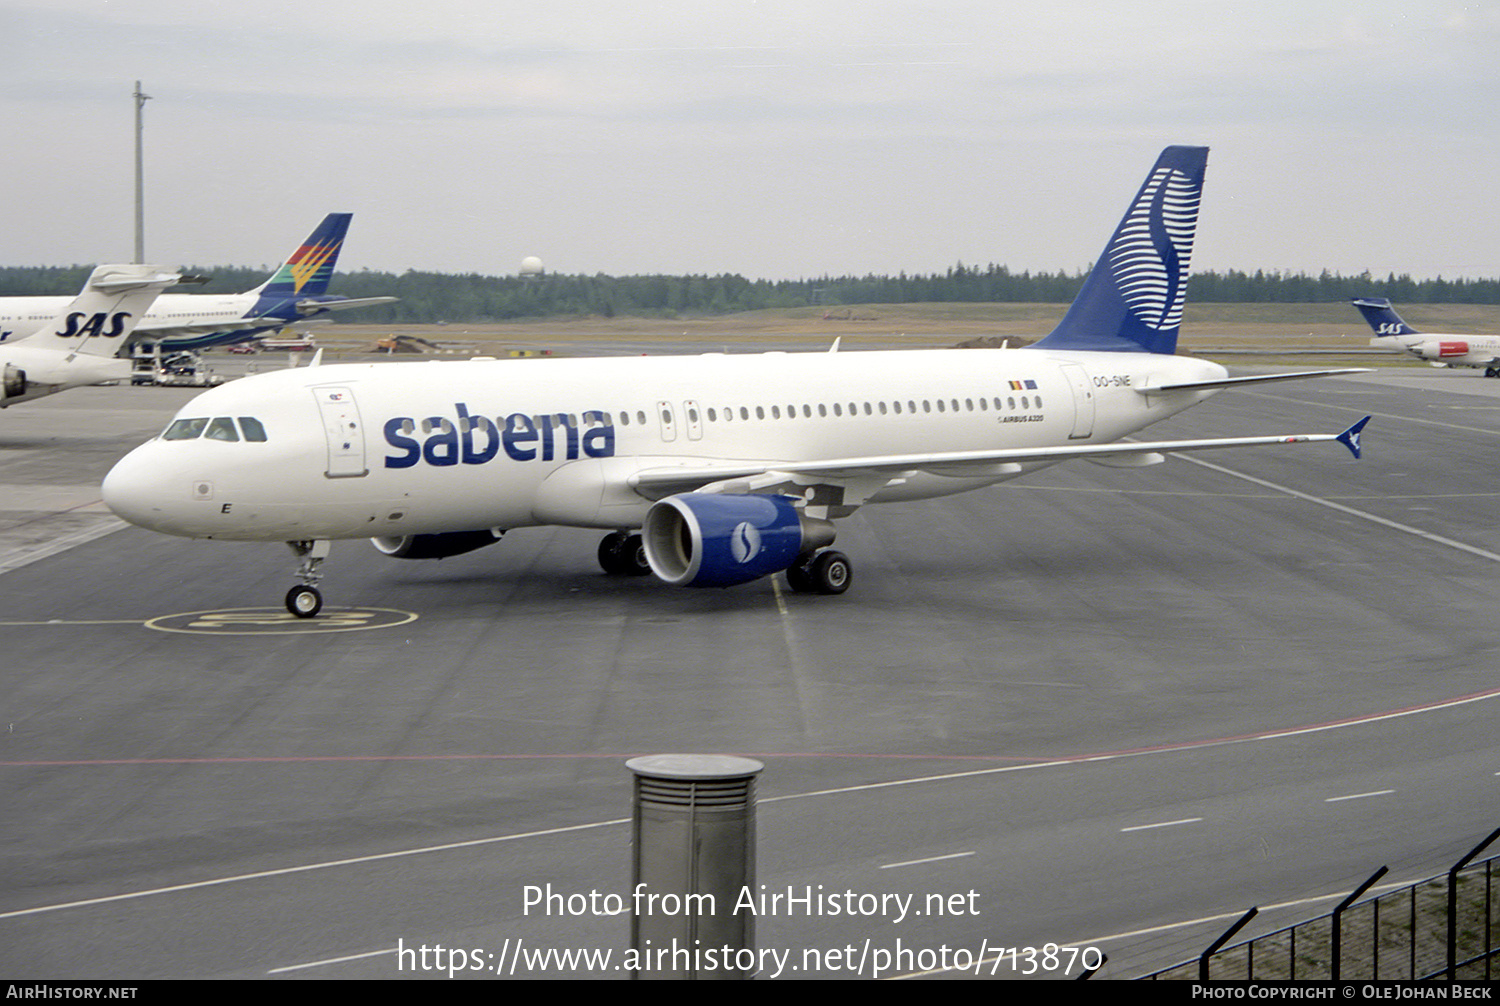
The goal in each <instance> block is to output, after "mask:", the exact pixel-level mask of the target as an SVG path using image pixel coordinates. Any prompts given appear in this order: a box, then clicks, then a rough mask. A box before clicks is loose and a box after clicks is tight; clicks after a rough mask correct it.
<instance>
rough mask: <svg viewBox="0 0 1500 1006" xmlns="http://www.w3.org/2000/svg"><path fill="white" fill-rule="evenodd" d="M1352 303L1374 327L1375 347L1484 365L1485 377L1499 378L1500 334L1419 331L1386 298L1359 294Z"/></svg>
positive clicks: (1435, 360) (1440, 361) (1435, 362)
mask: <svg viewBox="0 0 1500 1006" xmlns="http://www.w3.org/2000/svg"><path fill="white" fill-rule="evenodd" d="M1351 303H1353V304H1354V306H1355V307H1357V308H1359V313H1360V314H1362V315H1364V316H1365V321H1367V322H1369V323H1370V327H1371V328H1373V329H1374V330H1375V338H1373V339H1371V340H1370V345H1372V346H1379V347H1380V348H1381V349H1402V350H1405V351H1406V352H1408V353H1410V354H1411V355H1413V356H1416V357H1420V358H1421V359H1423V360H1426V361H1427V362H1428V363H1429V364H1430V365H1432V366H1434V367H1483V368H1484V376H1485V377H1500V335H1439V334H1438V333H1436V332H1418V331H1417V330H1416V329H1414V328H1412V327H1411V326H1410V325H1408V324H1407V323H1406V322H1404V321H1402V320H1401V316H1400V315H1399V314H1397V313H1396V311H1395V309H1394V308H1392V307H1391V302H1390V301H1389V300H1387V299H1386V298H1384V297H1360V298H1358V299H1356V300H1354V301H1352V302H1351Z"/></svg>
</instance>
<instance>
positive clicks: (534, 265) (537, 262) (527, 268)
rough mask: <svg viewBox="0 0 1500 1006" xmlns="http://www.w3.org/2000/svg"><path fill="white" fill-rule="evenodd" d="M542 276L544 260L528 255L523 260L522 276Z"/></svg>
mask: <svg viewBox="0 0 1500 1006" xmlns="http://www.w3.org/2000/svg"><path fill="white" fill-rule="evenodd" d="M541 274H542V260H541V259H539V258H537V257H536V256H535V255H527V256H526V257H525V258H523V259H522V260H521V275H522V276H540V275H541Z"/></svg>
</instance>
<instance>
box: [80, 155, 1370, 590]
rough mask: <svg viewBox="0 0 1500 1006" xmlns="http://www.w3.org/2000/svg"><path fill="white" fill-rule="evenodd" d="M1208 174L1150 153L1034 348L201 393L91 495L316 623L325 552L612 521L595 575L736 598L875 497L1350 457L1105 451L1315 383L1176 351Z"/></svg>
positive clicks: (1353, 432)
mask: <svg viewBox="0 0 1500 1006" xmlns="http://www.w3.org/2000/svg"><path fill="white" fill-rule="evenodd" d="M1206 161H1207V150H1206V149H1205V148H1202V147H1169V148H1167V149H1166V150H1165V151H1163V152H1162V155H1161V157H1160V158H1158V160H1157V163H1156V165H1155V166H1154V167H1153V168H1152V170H1151V173H1150V174H1149V175H1148V176H1147V179H1146V182H1145V184H1144V185H1142V186H1141V188H1140V190H1139V191H1138V192H1137V194H1136V197H1135V199H1134V200H1133V201H1132V202H1131V204H1130V207H1129V208H1128V209H1127V211H1126V213H1125V217H1124V219H1123V220H1122V221H1121V222H1120V225H1119V226H1118V227H1117V228H1116V230H1115V232H1114V235H1113V237H1111V239H1110V241H1109V243H1108V244H1107V245H1106V247H1105V254H1104V255H1103V256H1102V257H1101V259H1100V260H1099V262H1098V263H1097V264H1096V265H1095V267H1094V269H1093V271H1092V272H1091V273H1090V274H1089V277H1088V278H1087V279H1086V280H1085V281H1084V285H1083V289H1082V290H1081V291H1080V292H1079V294H1078V297H1077V299H1076V300H1074V302H1073V305H1072V307H1070V308H1069V310H1068V313H1067V315H1066V316H1064V318H1063V320H1062V321H1061V323H1059V325H1058V326H1057V328H1055V329H1054V330H1053V331H1052V333H1051V334H1049V335H1048V336H1047V337H1046V338H1045V339H1043V340H1042V341H1041V342H1040V343H1038V344H1036V345H1035V346H1031V347H1027V348H1026V349H1018V350H921V351H903V352H854V353H837V352H829V353H798V354H787V353H763V354H758V355H746V356H737V355H725V354H710V355H706V356H692V357H627V358H623V359H596V360H544V361H496V360H472V361H469V362H467V363H415V364H376V365H367V366H332V367H321V366H312V367H305V368H300V369H297V370H290V371H285V372H282V373H278V374H265V375H260V376H257V377H251V378H246V379H245V380H243V381H239V382H237V383H235V384H232V385H227V386H225V387H222V388H218V389H215V390H213V391H210V392H208V393H206V394H204V395H202V396H200V397H198V398H196V399H194V400H193V402H191V403H190V404H189V405H188V406H187V407H186V408H185V409H184V410H183V411H181V412H179V413H178V416H177V418H176V419H175V420H174V421H173V422H172V425H171V426H169V427H168V428H167V430H166V431H165V432H164V433H163V434H162V435H161V437H159V438H157V439H156V440H153V441H152V442H150V443H148V444H145V445H144V446H142V447H139V448H137V449H136V450H135V451H133V452H131V454H130V455H129V456H128V457H126V458H125V459H124V460H122V461H121V462H120V463H119V464H118V465H116V466H115V468H114V470H113V471H111V472H110V474H109V477H108V478H107V479H106V480H105V482H104V499H105V501H106V502H107V503H108V504H109V506H110V507H111V508H112V509H113V510H114V511H115V512H116V513H118V514H119V515H120V516H122V517H124V518H126V519H127V520H129V521H131V522H133V523H135V524H139V525H141V526H142V527H148V528H153V529H155V530H158V531H163V532H165V533H168V534H178V535H186V536H190V537H196V538H238V539H249V540H285V541H287V542H288V543H290V544H291V545H292V547H293V549H294V551H296V553H297V554H298V555H299V556H301V557H302V560H303V563H302V567H301V569H300V570H299V574H298V575H299V576H300V577H301V579H302V584H303V585H302V586H300V587H294V588H293V589H292V590H291V591H290V592H289V593H288V595H287V599H286V603H287V607H288V609H289V610H290V611H291V612H292V613H293V614H295V615H298V616H301V617H311V616H312V615H315V614H316V613H317V611H318V610H319V609H320V608H321V606H322V596H321V594H319V592H318V590H317V588H316V586H315V583H316V581H317V579H318V577H319V573H318V564H319V563H321V562H322V561H323V559H324V558H326V556H327V554H328V543H329V541H330V540H331V539H334V538H355V537H369V538H372V539H374V541H375V545H376V547H377V548H379V549H380V550H381V551H383V552H385V553H387V554H388V555H392V556H396V557H398V558H407V559H422V558H441V557H444V556H450V555H458V554H460V553H462V552H467V551H470V550H472V549H475V548H479V547H481V546H483V545H488V544H493V543H494V542H495V541H496V540H497V539H498V538H499V536H500V535H501V534H503V533H504V531H505V530H506V529H508V528H514V527H525V526H528V525H538V524H558V525H566V526H575V527H597V528H610V529H613V530H612V531H611V533H610V534H608V535H606V536H605V537H604V540H603V541H601V542H600V546H599V562H600V565H601V566H602V567H603V568H604V569H605V570H606V571H607V572H610V573H619V574H639V573H645V572H651V573H654V574H656V576H657V577H658V578H660V579H661V580H663V581H664V582H666V583H669V584H674V585H678V586H692V587H725V586H731V585H733V584H737V583H746V582H748V581H750V580H754V579H756V578H758V577H762V576H769V575H772V574H775V573H783V572H784V573H785V574H786V578H787V583H788V585H789V586H790V587H792V589H794V590H798V591H804V592H814V591H815V592H818V593H825V594H838V593H842V592H843V591H844V590H845V589H847V587H848V585H849V582H850V577H851V565H850V562H849V559H848V556H846V555H844V554H843V553H841V552H837V551H834V550H833V549H831V548H828V546H829V545H831V544H832V543H833V541H834V539H835V529H834V523H833V522H834V521H835V520H837V519H839V518H842V517H847V516H849V515H850V514H851V513H853V512H854V511H856V510H857V509H858V508H859V507H861V506H863V505H865V504H867V503H885V502H891V501H896V500H913V499H925V498H929V497H934V496H945V495H948V494H950V493H956V492H963V491H965V490H969V489H976V488H979V487H981V486H987V485H992V484H994V483H997V482H1003V481H1005V480H1007V479H1011V478H1015V477H1016V476H1018V475H1022V474H1024V473H1026V472H1028V471H1034V470H1035V469H1037V468H1040V467H1044V466H1046V465H1050V464H1056V463H1057V462H1059V461H1064V460H1068V459H1081V460H1090V461H1095V462H1099V463H1101V464H1111V465H1119V466H1129V467H1135V466H1142V465H1150V464H1155V463H1156V462H1158V461H1161V460H1162V459H1163V455H1164V453H1166V452H1168V451H1179V450H1208V449H1213V448H1221V447H1238V446H1250V445H1268V444H1278V443H1300V442H1306V441H1313V440H1334V439H1337V440H1340V441H1342V442H1343V443H1345V444H1346V445H1347V446H1348V447H1349V448H1350V450H1351V451H1353V452H1354V454H1355V455H1356V456H1358V454H1359V435H1360V430H1361V429H1362V428H1363V426H1364V423H1363V422H1361V423H1358V424H1356V425H1355V426H1353V427H1351V428H1350V429H1348V430H1346V431H1344V433H1342V434H1340V435H1339V436H1337V437H1335V436H1333V435H1331V434H1319V435H1312V436H1309V435H1290V436H1289V435H1278V436H1270V437H1265V436H1263V437H1242V438H1220V439H1213V440H1177V441H1153V442H1145V443H1122V442H1120V441H1121V438H1123V437H1125V436H1128V435H1129V434H1132V433H1135V432H1137V431H1139V430H1141V429H1143V428H1145V427H1147V426H1149V425H1151V424H1152V423H1155V422H1157V421H1159V420H1161V419H1165V418H1166V417H1167V416H1170V415H1172V414H1173V413H1175V412H1178V411H1180V410H1182V409H1185V408H1187V407H1188V406H1190V405H1192V404H1194V403H1195V402H1199V401H1201V400H1203V399H1204V398H1207V397H1209V396H1210V395H1212V394H1213V393H1214V392H1215V391H1218V390H1220V389H1222V388H1224V387H1227V386H1232V385H1234V384H1238V383H1244V382H1262V381H1269V380H1283V379H1287V378H1291V377H1307V376H1314V375H1309V374H1292V375H1259V376H1254V377H1244V378H1231V377H1228V376H1227V375H1226V373H1225V371H1224V368H1222V367H1220V366H1219V365H1217V364H1215V363H1210V362H1208V361H1205V360H1194V359H1190V358H1187V357H1180V356H1177V355H1175V350H1176V344H1177V333H1178V328H1179V325H1180V323H1181V318H1182V306H1183V300H1184V296H1185V291H1186V278H1187V264H1188V257H1189V254H1190V252H1191V250H1192V242H1193V235H1194V228H1195V225H1196V222H1197V214H1198V203H1199V199H1200V195H1201V191H1202V184H1203V171H1204V166H1205V164H1206ZM1325 373H1326V372H1325ZM637 528H639V533H636V532H635V529H637Z"/></svg>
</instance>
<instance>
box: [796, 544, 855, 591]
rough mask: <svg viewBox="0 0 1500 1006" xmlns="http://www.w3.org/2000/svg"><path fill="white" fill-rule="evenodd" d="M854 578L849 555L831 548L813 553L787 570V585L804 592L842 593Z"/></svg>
mask: <svg viewBox="0 0 1500 1006" xmlns="http://www.w3.org/2000/svg"><path fill="white" fill-rule="evenodd" d="M853 578H854V568H853V566H851V565H850V563H849V557H848V556H847V555H845V554H844V553H842V552H837V551H835V550H833V549H831V548H829V549H824V550H823V551H821V552H815V553H813V556H812V558H810V559H807V560H806V561H804V562H800V563H798V564H797V565H795V566H789V567H787V571H786V582H787V586H789V587H791V588H792V589H793V590H795V591H797V592H798V593H802V594H842V593H843V592H844V591H846V590H848V589H849V582H850V580H852V579H853Z"/></svg>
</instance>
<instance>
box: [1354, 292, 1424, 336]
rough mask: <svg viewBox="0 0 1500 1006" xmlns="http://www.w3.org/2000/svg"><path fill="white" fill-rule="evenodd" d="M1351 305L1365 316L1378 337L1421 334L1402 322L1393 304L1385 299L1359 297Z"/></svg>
mask: <svg viewBox="0 0 1500 1006" xmlns="http://www.w3.org/2000/svg"><path fill="white" fill-rule="evenodd" d="M1350 303H1352V304H1353V305H1354V306H1355V307H1357V308H1359V313H1360V314H1362V315H1364V316H1365V321H1368V322H1369V323H1370V327H1371V328H1373V329H1374V330H1375V334H1376V335H1417V334H1419V333H1418V332H1417V330H1416V329H1414V328H1412V327H1411V326H1410V325H1408V324H1407V323H1406V322H1404V321H1402V320H1401V316H1400V315H1399V314H1397V313H1396V312H1395V310H1393V309H1392V308H1391V302H1390V301H1389V300H1386V299H1385V298H1384V297H1359V298H1356V299H1355V300H1353V301H1351V302H1350Z"/></svg>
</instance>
